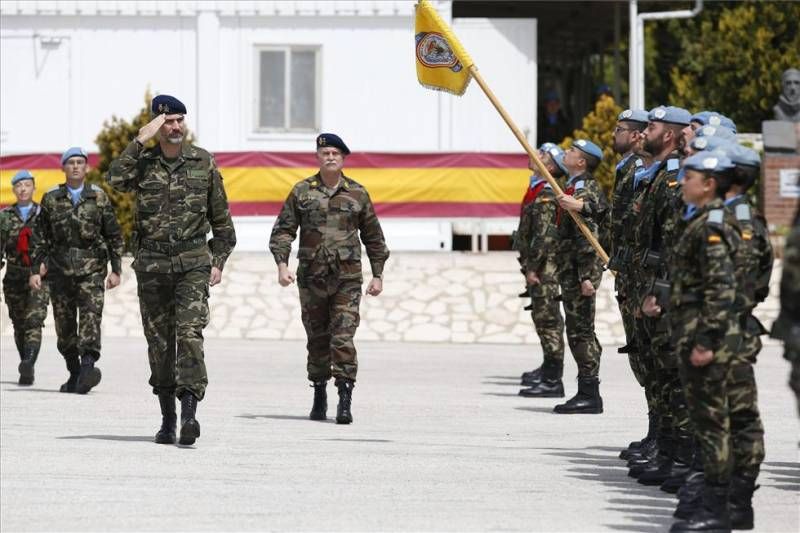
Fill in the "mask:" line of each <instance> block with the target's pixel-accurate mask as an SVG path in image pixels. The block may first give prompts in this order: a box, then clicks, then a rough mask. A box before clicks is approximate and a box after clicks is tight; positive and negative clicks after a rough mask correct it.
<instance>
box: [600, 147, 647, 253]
mask: <svg viewBox="0 0 800 533" xmlns="http://www.w3.org/2000/svg"><path fill="white" fill-rule="evenodd" d="M643 166H644V158H643V157H642V156H641V155H639V154H635V153H631V154H629V155H628V156H627V157H625V158H624V159H623V160H622V161H620V162H619V164H618V165H617V170H616V173H615V175H614V189H613V192H612V194H611V234H612V243H613V247H612V249H611V250H609V251H608V252H609V253H611V254H613V253H616V252H617V251H618V250H619V249H620V248H621V247H623V246H626V244H625V235H626V234H627V233H629V232H630V231H631V230H632V229H633V227H632V226H626V225H625V214H626V212H627V211H628V210H629V209H630V206H631V202H632V200H633V193H634V191H633V177H634V174H635V172H636V170H638V169H640V168H642V167H643Z"/></svg>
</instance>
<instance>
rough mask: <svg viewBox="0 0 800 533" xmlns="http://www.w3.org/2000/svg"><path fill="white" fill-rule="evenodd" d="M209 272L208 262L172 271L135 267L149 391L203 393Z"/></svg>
mask: <svg viewBox="0 0 800 533" xmlns="http://www.w3.org/2000/svg"><path fill="white" fill-rule="evenodd" d="M210 273H211V267H209V266H201V267H198V268H195V269H192V270H189V271H187V272H177V273H172V274H156V273H152V272H138V271H137V272H136V280H137V284H138V294H139V308H140V310H141V314H142V326H143V327H144V336H145V338H146V339H147V358H148V361H149V363H150V380H149V383H150V386H151V387H153V394H161V393H167V394H169V393H175V394H177V395H178V396H179V397H180V396H181V395H182V394H183V393H184V392H186V391H188V392H191V393H192V394H193V395H194V396H196V397H197V398H198V399H199V400H202V399H203V397H204V396H205V393H206V386H207V385H208V375H207V374H206V363H205V354H204V351H203V329H204V328H205V327H206V326H207V325H208V322H209V309H208V295H209V286H208V277H209V275H210Z"/></svg>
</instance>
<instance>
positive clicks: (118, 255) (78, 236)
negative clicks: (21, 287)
mask: <svg viewBox="0 0 800 533" xmlns="http://www.w3.org/2000/svg"><path fill="white" fill-rule="evenodd" d="M98 237H99V238H98ZM32 242H33V246H32V248H33V253H32V254H31V257H32V260H33V264H32V265H31V272H33V273H34V274H38V273H39V264H40V263H45V264H46V265H47V270H48V272H49V273H52V274H62V275H65V276H85V275H87V274H93V273H96V272H102V271H105V269H106V263H107V262H108V261H111V271H112V272H115V273H117V274H119V273H120V272H122V250H123V247H124V243H123V241H122V230H121V229H120V227H119V223H118V222H117V216H116V214H115V213H114V207H113V206H112V205H111V200H110V199H109V198H108V195H107V194H106V193H105V192H103V189H101V188H100V187H98V186H96V185H91V184H89V183H84V185H83V191H81V196H80V199H79V200H78V203H77V204H75V205H72V198H71V197H70V193H69V192H68V191H67V185H66V184H63V183H62V184H61V185H58V186H56V187H53V188H52V189H50V190H49V191H47V192H46V193H44V196H43V197H42V213H41V214H40V215H39V217H38V218H37V219H36V227H35V228H34V231H33V240H32Z"/></svg>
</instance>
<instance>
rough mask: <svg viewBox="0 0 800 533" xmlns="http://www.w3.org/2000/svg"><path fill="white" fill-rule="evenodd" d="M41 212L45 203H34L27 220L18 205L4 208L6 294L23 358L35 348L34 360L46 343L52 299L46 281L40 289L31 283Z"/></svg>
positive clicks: (0, 224) (0, 226)
mask: <svg viewBox="0 0 800 533" xmlns="http://www.w3.org/2000/svg"><path fill="white" fill-rule="evenodd" d="M40 213H41V206H40V205H39V204H36V203H33V204H32V206H31V210H30V212H29V214H28V219H27V220H22V214H21V213H20V211H19V209H17V204H14V205H11V206H8V207H6V208H5V209H3V210H2V211H0V267H2V266H3V263H4V262H5V267H6V274H5V276H4V277H3V297H4V298H5V301H6V306H7V307H8V316H9V318H11V323H12V325H13V327H14V344H15V345H16V347H17V352H19V356H20V359H23V358H24V357H25V354H26V353H27V352H28V351H32V352H33V353H34V354H35V355H34V356H33V359H34V361H35V359H36V356H37V355H38V353H39V348H40V347H41V345H42V327H43V326H44V319H45V318H46V317H47V303H48V302H49V301H50V293H49V291H48V289H47V284H46V283H42V288H41V289H40V290H38V291H37V290H32V289H31V288H30V287H29V285H28V276H30V272H31V265H32V262H31V256H30V252H31V250H30V244H31V243H30V237H31V235H32V233H33V228H35V226H36V220H37V218H38V217H39V215H40ZM4 259H5V261H4Z"/></svg>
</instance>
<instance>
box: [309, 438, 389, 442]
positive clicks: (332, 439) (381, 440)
mask: <svg viewBox="0 0 800 533" xmlns="http://www.w3.org/2000/svg"><path fill="white" fill-rule="evenodd" d="M309 440H322V441H329V442H394V441H393V440H387V439H343V438H331V439H309Z"/></svg>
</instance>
